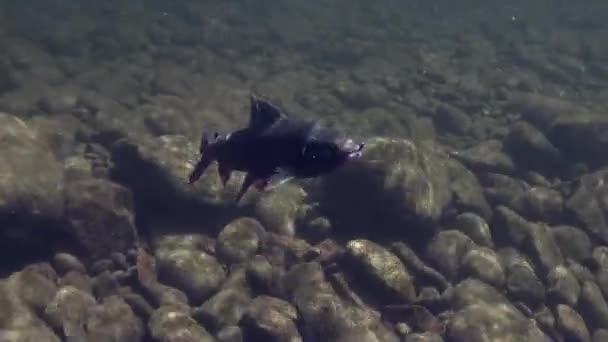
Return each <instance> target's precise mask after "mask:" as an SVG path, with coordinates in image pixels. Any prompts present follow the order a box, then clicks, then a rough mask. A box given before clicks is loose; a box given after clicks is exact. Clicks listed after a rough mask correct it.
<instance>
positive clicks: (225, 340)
mask: <svg viewBox="0 0 608 342" xmlns="http://www.w3.org/2000/svg"><path fill="white" fill-rule="evenodd" d="M216 337H217V339H218V341H219V342H243V339H244V337H243V331H242V330H241V328H239V327H238V326H235V325H232V326H227V327H225V328H223V329H221V330H220V331H218V333H217V335H216Z"/></svg>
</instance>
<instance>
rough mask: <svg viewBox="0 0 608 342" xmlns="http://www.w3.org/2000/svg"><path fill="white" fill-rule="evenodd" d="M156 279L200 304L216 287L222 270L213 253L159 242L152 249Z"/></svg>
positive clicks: (219, 282) (222, 273)
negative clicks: (153, 251)
mask: <svg viewBox="0 0 608 342" xmlns="http://www.w3.org/2000/svg"><path fill="white" fill-rule="evenodd" d="M155 256H156V258H157V264H158V276H159V280H160V281H161V282H162V283H164V284H167V285H170V286H175V287H176V288H177V289H179V290H182V291H184V292H185V293H186V295H187V296H188V299H189V300H190V302H191V303H202V302H203V301H204V300H206V299H207V298H209V296H210V295H212V294H213V292H214V291H215V290H217V289H218V288H219V286H220V285H221V283H222V281H224V279H225V277H226V272H225V271H224V269H223V267H222V266H221V265H220V264H219V263H218V261H217V260H216V259H215V257H214V256H212V255H209V254H207V253H205V252H204V251H202V250H201V249H197V248H196V246H188V245H182V246H179V245H172V244H171V243H170V241H169V239H168V240H166V242H164V243H163V242H160V243H159V247H158V248H157V250H156V251H155Z"/></svg>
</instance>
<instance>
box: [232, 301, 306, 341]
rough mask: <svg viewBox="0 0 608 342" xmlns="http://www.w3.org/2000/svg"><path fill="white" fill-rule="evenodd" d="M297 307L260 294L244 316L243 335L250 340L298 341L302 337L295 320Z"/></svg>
mask: <svg viewBox="0 0 608 342" xmlns="http://www.w3.org/2000/svg"><path fill="white" fill-rule="evenodd" d="M297 318H298V315H297V311H296V308H294V307H293V306H292V305H291V304H289V303H288V302H286V301H283V300H281V299H278V298H273V297H268V296H259V297H256V298H255V299H254V300H253V301H252V302H251V303H250V304H249V307H248V308H247V310H246V311H245V315H244V316H243V320H242V323H241V324H242V325H243V336H244V337H245V340H247V341H249V340H251V341H269V342H271V341H277V342H283V341H285V342H298V341H302V337H301V336H300V333H299V332H298V329H297V327H296V324H295V321H296V320H297Z"/></svg>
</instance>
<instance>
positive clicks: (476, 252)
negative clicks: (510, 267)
mask: <svg viewBox="0 0 608 342" xmlns="http://www.w3.org/2000/svg"><path fill="white" fill-rule="evenodd" d="M461 273H462V278H466V277H475V278H478V279H480V280H483V281H485V282H487V283H488V284H490V285H493V286H495V287H496V288H502V286H503V284H504V282H505V271H504V269H503V268H502V265H501V264H500V262H499V260H498V257H497V255H496V253H495V252H494V251H493V250H491V249H489V248H486V247H481V248H479V247H477V248H472V249H471V250H469V251H468V252H467V253H466V254H465V255H464V257H463V258H462V265H461Z"/></svg>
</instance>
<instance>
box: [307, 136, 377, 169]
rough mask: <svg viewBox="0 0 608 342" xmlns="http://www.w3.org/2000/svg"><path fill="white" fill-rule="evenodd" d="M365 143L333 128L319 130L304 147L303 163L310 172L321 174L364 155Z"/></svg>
mask: <svg viewBox="0 0 608 342" xmlns="http://www.w3.org/2000/svg"><path fill="white" fill-rule="evenodd" d="M364 147H365V143H356V142H355V141H353V140H352V139H350V138H346V137H344V136H342V135H341V134H339V133H337V132H336V131H333V130H327V131H324V132H318V133H317V134H316V135H315V136H313V137H311V138H310V139H308V140H307V141H306V143H305V145H304V148H303V149H302V154H301V158H302V164H303V165H305V169H306V170H307V171H308V173H310V174H313V175H320V174H324V173H328V172H330V171H333V170H335V169H337V168H338V167H340V166H342V165H343V164H344V163H346V162H347V161H349V160H352V159H357V158H360V157H361V156H362V153H363V148H364Z"/></svg>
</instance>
